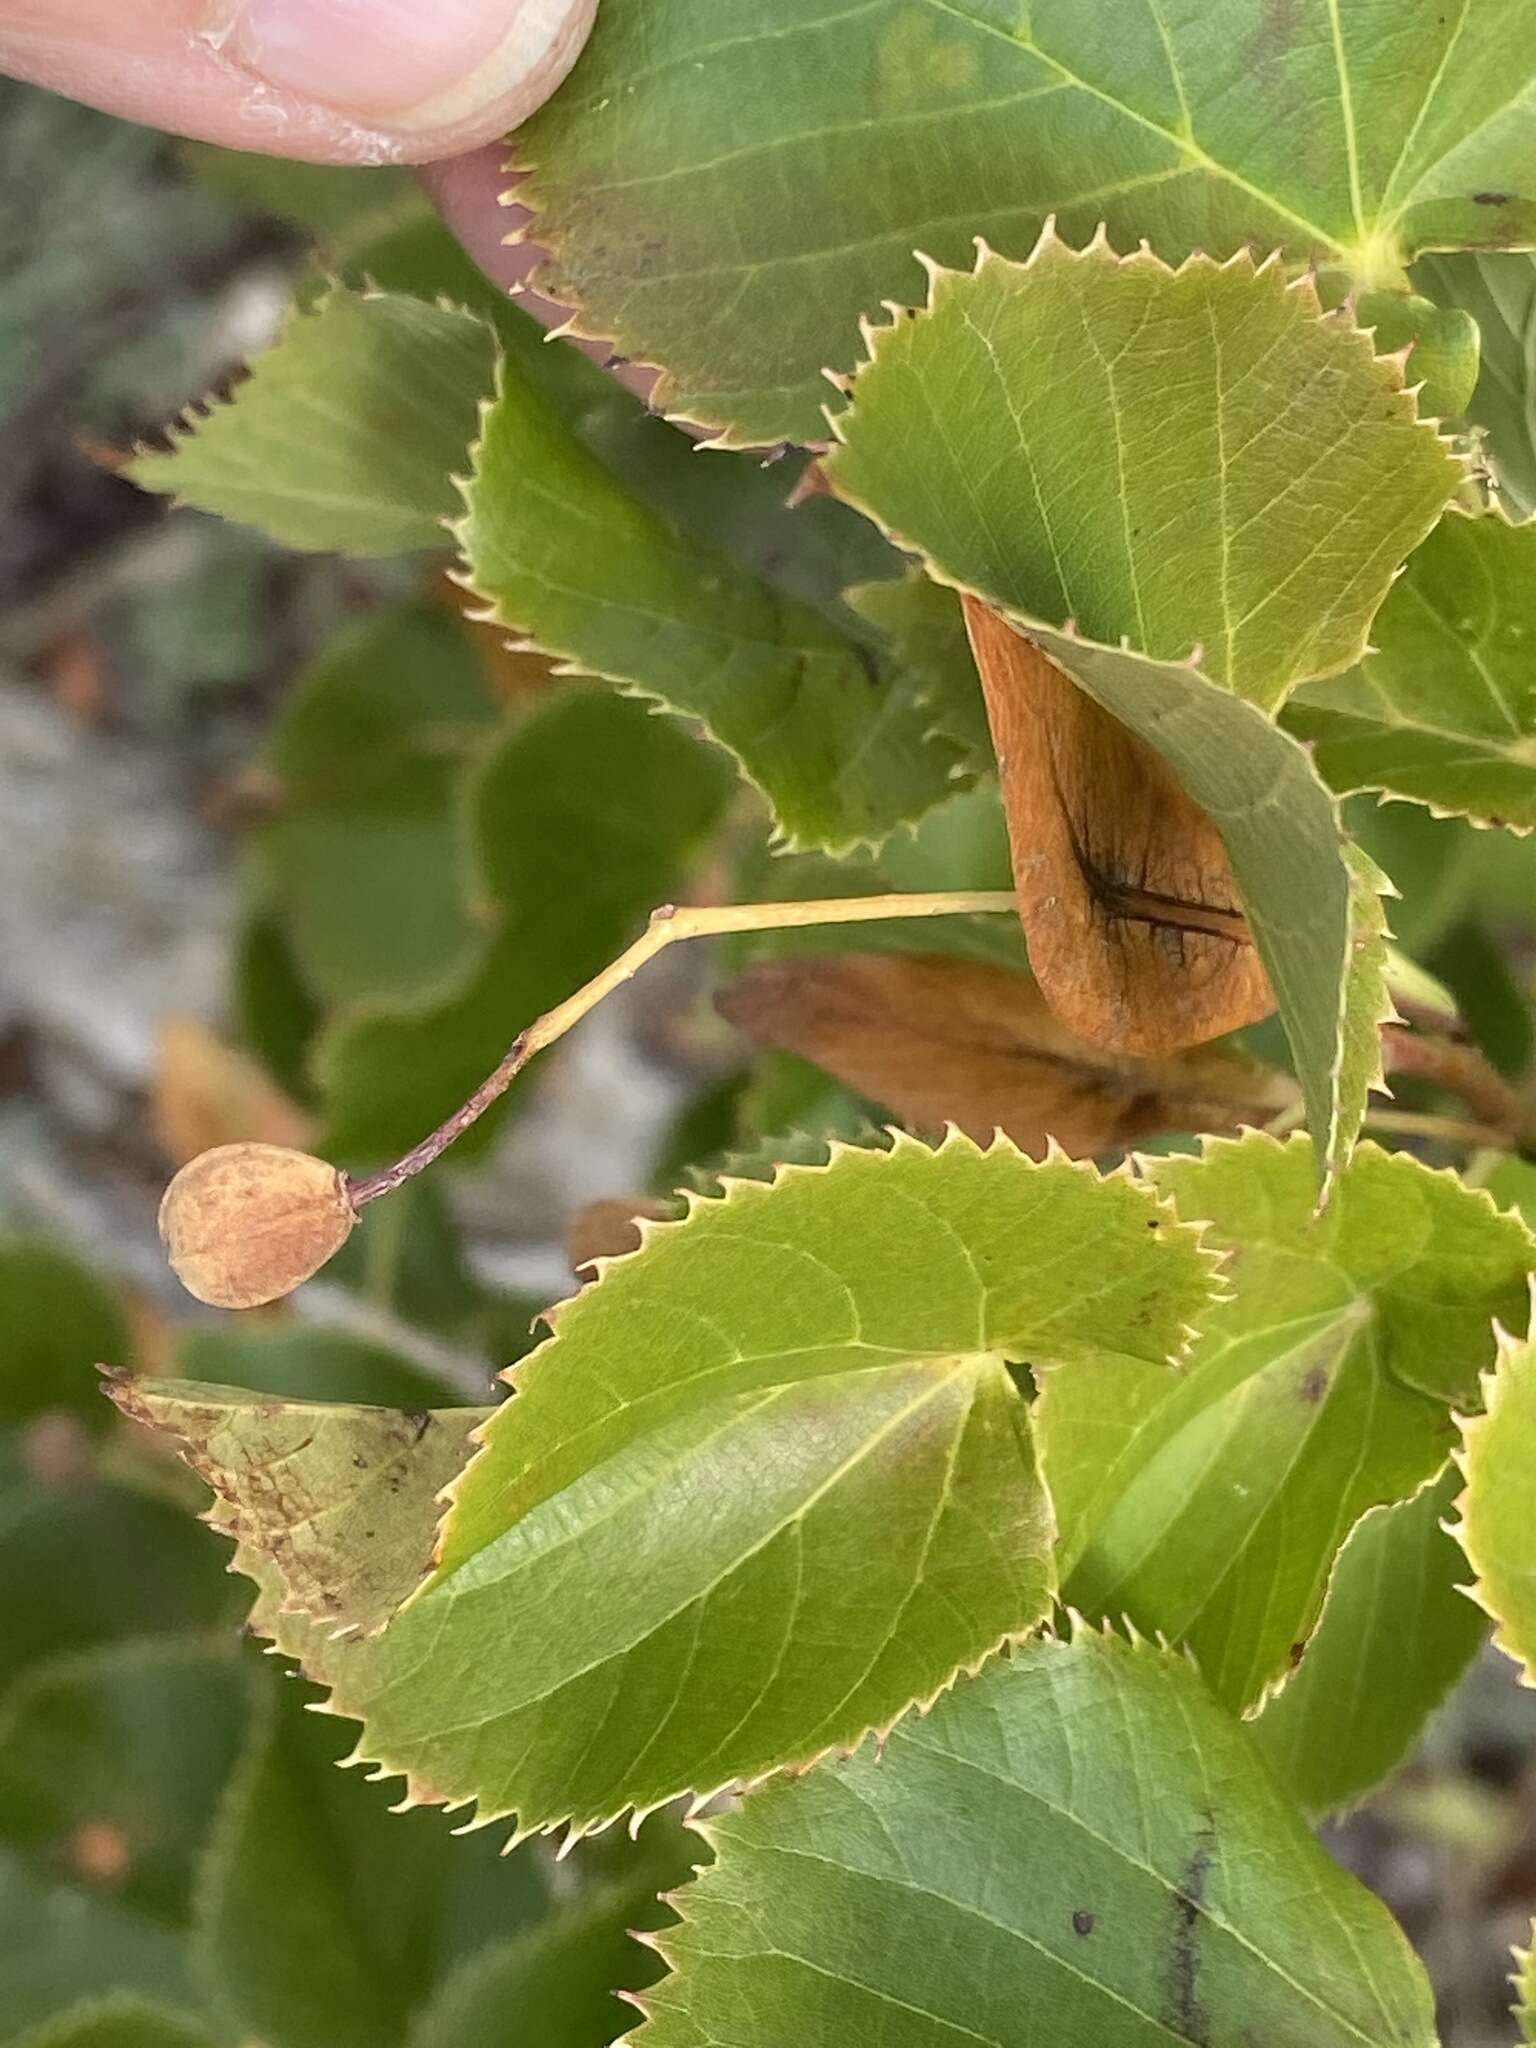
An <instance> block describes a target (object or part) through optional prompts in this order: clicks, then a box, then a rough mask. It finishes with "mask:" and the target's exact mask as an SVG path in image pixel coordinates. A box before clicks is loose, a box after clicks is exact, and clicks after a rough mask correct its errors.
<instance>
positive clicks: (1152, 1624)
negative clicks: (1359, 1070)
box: [1037, 1134, 1536, 1712]
mask: <svg viewBox="0 0 1536 2048" xmlns="http://www.w3.org/2000/svg"><path fill="white" fill-rule="evenodd" d="M1147 1170H1148V1172H1149V1173H1150V1175H1151V1177H1152V1179H1153V1182H1154V1184H1155V1185H1156V1186H1157V1187H1158V1188H1159V1189H1160V1190H1161V1191H1162V1192H1164V1193H1166V1194H1171V1195H1172V1196H1173V1198H1174V1203H1175V1206H1176V1208H1177V1209H1178V1211H1179V1213H1180V1215H1181V1216H1183V1217H1185V1218H1188V1219H1190V1220H1193V1219H1194V1218H1196V1217H1199V1218H1203V1219H1205V1220H1206V1221H1207V1223H1208V1226H1209V1231H1210V1235H1211V1239H1212V1241H1213V1242H1214V1243H1217V1244H1219V1245H1222V1246H1223V1247H1226V1248H1228V1249H1229V1250H1230V1251H1231V1253H1232V1255H1233V1256H1232V1263H1231V1266H1230V1267H1229V1269H1228V1271H1229V1274H1230V1277H1231V1280H1232V1284H1233V1289H1234V1292H1233V1294H1232V1297H1231V1299H1230V1300H1229V1301H1226V1302H1223V1303H1220V1304H1218V1305H1217V1307H1215V1308H1214V1309H1213V1310H1212V1311H1211V1312H1210V1314H1209V1315H1208V1316H1207V1317H1206V1318H1205V1321H1204V1323H1203V1324H1202V1327H1201V1334H1200V1339H1199V1342H1198V1343H1197V1345H1196V1347H1195V1350H1194V1352H1193V1354H1192V1355H1191V1357H1190V1360H1189V1363H1188V1365H1187V1367H1186V1369H1185V1370H1184V1372H1183V1373H1181V1374H1180V1375H1179V1376H1178V1378H1177V1379H1176V1380H1167V1379H1160V1378H1154V1377H1153V1376H1151V1375H1149V1374H1148V1373H1147V1372H1146V1371H1145V1369H1144V1368H1142V1367H1140V1366H1137V1365H1131V1364H1127V1363H1122V1362H1120V1361H1117V1360H1104V1361H1101V1364H1100V1367H1099V1368H1098V1370H1097V1371H1096V1372H1093V1373H1088V1372H1085V1371H1084V1370H1083V1369H1082V1368H1081V1367H1078V1366H1075V1365H1066V1366H1062V1367H1059V1368H1056V1369H1053V1370H1052V1371H1051V1372H1050V1373H1048V1374H1047V1375H1046V1378H1045V1385H1044V1391H1043V1393H1042V1396H1041V1401H1040V1411H1039V1416H1038V1419H1037V1427H1038V1429H1039V1432H1040V1440H1041V1445H1042V1457H1043V1459H1044V1464H1045V1472H1046V1478H1047V1483H1048V1484H1049V1486H1050V1489H1051V1495H1052V1499H1053V1500H1054V1501H1055V1504H1056V1510H1057V1514H1058V1516H1059V1518H1060V1522H1061V1528H1062V1548H1061V1571H1062V1578H1063V1583H1064V1586H1065V1589H1066V1594H1067V1597H1068V1598H1069V1599H1070V1600H1071V1601H1072V1603H1073V1604H1074V1605H1075V1606H1078V1607H1081V1608H1083V1609H1084V1610H1085V1611H1086V1612H1088V1613H1091V1614H1094V1615H1108V1616H1114V1617H1118V1616H1119V1615H1121V1614H1128V1615H1130V1617H1131V1619H1132V1620H1133V1621H1135V1623H1136V1624H1137V1626H1138V1627H1140V1628H1143V1629H1145V1630H1147V1631H1149V1632H1150V1631H1154V1630H1156V1631H1161V1632H1162V1633H1164V1634H1165V1635H1166V1636H1168V1638H1169V1639H1170V1640H1172V1641H1175V1642H1182V1643H1186V1644H1187V1645H1188V1646H1189V1647H1190V1648H1191V1649H1192V1650H1193V1652H1194V1654H1195V1656H1196V1658H1197V1659H1198V1661H1199V1664H1200V1668H1201V1670H1202V1671H1203V1673H1204V1674H1205V1678H1206V1681H1207V1683H1208V1684H1209V1685H1210V1687H1211V1689H1212V1690H1213V1692H1215V1694H1216V1696H1217V1698H1218V1699H1220V1700H1221V1701H1223V1703H1224V1704H1225V1705H1227V1706H1228V1707H1230V1708H1232V1709H1233V1710H1234V1711H1239V1712H1241V1711H1246V1710H1251V1709H1253V1708H1255V1707H1257V1706H1258V1705H1259V1703H1260V1702H1262V1700H1263V1699H1264V1698H1265V1696H1266V1695H1267V1694H1268V1693H1269V1692H1271V1691H1273V1690H1274V1689H1275V1688H1277V1687H1278V1686H1279V1685H1280V1684H1281V1683H1283V1682H1284V1680H1285V1678H1286V1677H1287V1675H1288V1674H1289V1672H1290V1671H1291V1670H1292V1669H1293V1668H1294V1666H1295V1664H1296V1663H1297V1662H1298V1661H1299V1660H1300V1658H1301V1655H1302V1652H1303V1649H1304V1648H1305V1645H1306V1642H1307V1639H1308V1637H1309V1636H1310V1634H1311V1632H1312V1630H1313V1629H1314V1628H1315V1626H1316V1625H1317V1619H1318V1613H1319V1610H1320V1608H1321V1606H1322V1602H1323V1597H1324V1594H1325V1592H1326V1590H1327V1587H1328V1582H1329V1578H1330V1575H1331V1573H1332V1571H1333V1568H1334V1560H1335V1558H1336V1557H1337V1555H1338V1553H1339V1550H1340V1548H1341V1546H1342V1545H1343V1544H1344V1542H1345V1539H1346V1538H1347V1537H1348V1536H1349V1534H1350V1532H1351V1531H1352V1530H1353V1528H1354V1526H1355V1524H1356V1523H1357V1522H1358V1521H1359V1520H1360V1518H1361V1516H1362V1515H1364V1514H1365V1513H1366V1512H1367V1511H1368V1510H1369V1509H1370V1508H1373V1507H1378V1506H1381V1505H1383V1504H1386V1503H1389V1502H1394V1501H1401V1500H1407V1499H1409V1498H1410V1497H1412V1496H1413V1495H1415V1494H1416V1493H1418V1491H1419V1490H1420V1488H1421V1487H1423V1486H1424V1485H1425V1484H1426V1483H1427V1482H1428V1481H1429V1480H1430V1479H1432V1478H1433V1477H1434V1475H1435V1474H1436V1473H1437V1472H1438V1471H1439V1470H1440V1468H1441V1467H1442V1466H1443V1464H1444V1463H1445V1460H1446V1457H1447V1454H1448V1453H1449V1451H1450V1448H1451V1446H1452V1444H1453V1443H1454V1441H1455V1428H1454V1423H1453V1420H1452V1416H1451V1404H1452V1403H1460V1404H1463V1405H1465V1404H1468V1403H1470V1402H1473V1401H1475V1400H1476V1398H1477V1387H1478V1374H1479V1372H1480V1371H1481V1369H1482V1368H1483V1367H1485V1366H1486V1365H1487V1364H1488V1363H1489V1361H1490V1359H1491V1357H1492V1353H1493V1323H1494V1319H1495V1318H1496V1317H1498V1318H1503V1319H1504V1320H1506V1321H1508V1320H1509V1318H1510V1317H1511V1316H1512V1315H1515V1314H1519V1313H1521V1312H1523V1307H1524V1302H1525V1298H1526V1285H1527V1275H1528V1274H1529V1272H1530V1271H1531V1269H1532V1268H1533V1267H1536V1243H1533V1241H1532V1239H1531V1237H1530V1235H1529V1233H1528V1232H1527V1231H1526V1229H1525V1227H1524V1226H1523V1225H1522V1224H1521V1223H1520V1222H1519V1221H1518V1220H1517V1219H1516V1218H1514V1217H1512V1216H1505V1215H1501V1214H1500V1213H1499V1212H1498V1211H1497V1210H1496V1209H1495V1208H1494V1206H1493V1204H1492V1203H1491V1202H1490V1201H1489V1200H1488V1199H1487V1197H1486V1196H1484V1195H1482V1194H1481V1193H1477V1192H1473V1191H1472V1190H1469V1189H1467V1188H1464V1187H1463V1186H1462V1185H1461V1184H1460V1182H1459V1181H1458V1180H1457V1179H1456V1178H1455V1177H1454V1176H1453V1175H1451V1174H1448V1173H1433V1172H1431V1171H1430V1170H1429V1169H1428V1168H1427V1167H1425V1166H1422V1165H1420V1164H1419V1162H1418V1161H1417V1160H1415V1159H1413V1158H1411V1157H1409V1156H1408V1155H1407V1154H1406V1153H1392V1154H1388V1153H1384V1152H1382V1151H1380V1150H1378V1149H1377V1148H1376V1147H1375V1146H1374V1145H1365V1146H1362V1147H1361V1149H1360V1151H1359V1152H1358V1153H1357V1154H1356V1155H1355V1158H1354V1160H1353V1162H1352V1163H1351V1165H1350V1167H1349V1169H1348V1171H1347V1172H1346V1173H1345V1174H1344V1175H1343V1176H1342V1178H1341V1179H1340V1181H1339V1184H1338V1188H1337V1190H1336V1193H1335V1196H1334V1200H1333V1203H1332V1205H1331V1206H1330V1208H1329V1209H1328V1211H1327V1212H1326V1213H1325V1214H1324V1215H1323V1216H1322V1217H1317V1216H1316V1215H1315V1214H1314V1207H1315V1201H1316V1189H1315V1186H1314V1182H1313V1166H1312V1160H1311V1157H1310V1148H1309V1146H1308V1145H1307V1144H1306V1142H1305V1141H1304V1140H1302V1139H1300V1138H1296V1139H1293V1140H1292V1141H1291V1142H1290V1143H1289V1144H1288V1145H1283V1146H1282V1145H1279V1144H1277V1143H1276V1142H1275V1141H1274V1140H1273V1139H1269V1138H1264V1137H1261V1136H1257V1135H1252V1134H1250V1135H1249V1136H1248V1137H1246V1138H1244V1139H1242V1140H1241V1141H1238V1142H1235V1143H1234V1142H1231V1141H1228V1140H1222V1139H1217V1140H1213V1141H1211V1142H1210V1143H1208V1144H1207V1146H1206V1148H1205V1153H1204V1156H1203V1157H1202V1158H1198V1159H1194V1158H1168V1159H1160V1160H1154V1161H1149V1162H1147Z"/></svg>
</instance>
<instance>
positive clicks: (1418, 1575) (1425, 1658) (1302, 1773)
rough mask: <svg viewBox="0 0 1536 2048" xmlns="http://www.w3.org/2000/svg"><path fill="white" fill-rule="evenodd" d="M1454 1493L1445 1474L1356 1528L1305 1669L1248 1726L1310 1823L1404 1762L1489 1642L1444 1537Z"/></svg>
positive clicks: (1451, 1477) (1458, 1557) (1457, 1555)
mask: <svg viewBox="0 0 1536 2048" xmlns="http://www.w3.org/2000/svg"><path fill="white" fill-rule="evenodd" d="M1455 1486H1456V1473H1455V1472H1454V1470H1448V1471H1447V1472H1446V1473H1445V1474H1444V1475H1443V1476H1442V1477H1441V1478H1440V1479H1438V1480H1436V1481H1435V1482H1434V1484H1433V1485H1431V1486H1426V1487H1425V1489H1424V1490H1423V1492H1422V1493H1419V1494H1416V1495H1415V1496H1414V1498H1413V1499H1412V1500H1408V1501H1403V1502H1401V1503H1399V1504H1398V1505H1397V1506H1395V1507H1382V1508H1373V1509H1372V1510H1371V1511H1370V1513H1369V1514H1367V1515H1366V1516H1364V1517H1363V1519H1362V1520H1361V1521H1360V1522H1358V1523H1357V1524H1356V1526H1355V1530H1354V1533H1353V1534H1352V1535H1351V1536H1350V1538H1349V1540H1348V1542H1347V1543H1346V1544H1345V1545H1344V1548H1343V1549H1342V1550H1341V1551H1340V1552H1339V1557H1338V1562H1337V1564H1336V1565H1335V1566H1334V1572H1333V1577H1332V1579H1331V1581H1330V1582H1329V1586H1328V1597H1327V1599H1326V1600H1325V1601H1324V1603H1323V1611H1322V1616H1321V1618H1320V1620H1319V1622H1318V1625H1317V1633H1316V1634H1315V1635H1314V1636H1313V1638H1312V1640H1311V1642H1309V1643H1308V1645H1307V1649H1306V1654H1305V1656H1304V1657H1303V1658H1302V1660H1301V1668H1300V1669H1299V1670H1298V1671H1297V1673H1296V1676H1295V1677H1294V1678H1293V1679H1292V1680H1291V1682H1290V1684H1289V1685H1288V1686H1287V1687H1286V1688H1285V1690H1284V1692H1282V1693H1281V1694H1280V1696H1279V1697H1278V1698H1277V1699H1272V1700H1270V1701H1269V1702H1268V1704H1267V1705H1266V1706H1265V1708H1264V1711H1263V1713H1261V1714H1260V1715H1259V1717H1258V1719H1257V1720H1256V1721H1255V1722H1254V1723H1253V1724H1252V1733H1253V1739H1254V1741H1255V1742H1256V1743H1257V1744H1258V1747H1259V1749H1260V1750H1261V1752H1262V1753H1263V1755H1264V1756H1265V1758H1266V1759H1267V1760H1268V1762H1269V1763H1270V1764H1271V1765H1272V1766H1273V1768H1274V1771H1275V1775H1276V1776H1277V1777H1278V1778H1279V1779H1280V1781H1281V1783H1282V1784H1283V1785H1284V1786H1285V1787H1286V1789H1287V1790H1288V1791H1289V1792H1290V1793H1291V1794H1292V1796H1293V1797H1294V1798H1295V1799H1296V1800H1298V1801H1299V1803H1300V1804H1301V1805H1302V1806H1303V1807H1305V1808H1306V1810H1307V1811H1308V1812H1309V1813H1312V1814H1319V1813H1327V1812H1329V1811H1330V1810H1331V1809H1334V1808H1337V1807H1341V1806H1348V1805H1351V1804H1352V1803H1353V1802H1354V1801H1355V1800H1358V1799H1361V1798H1363V1797H1364V1796H1365V1794H1366V1793H1367V1792H1369V1791H1370V1790H1371V1789H1372V1787H1373V1786H1375V1785H1378V1784H1379V1783H1380V1782H1381V1780H1382V1779H1383V1778H1385V1777H1387V1776H1388V1774H1389V1773H1390V1772H1392V1771H1394V1770H1395V1769H1396V1768H1397V1766H1398V1765H1399V1764H1401V1763H1402V1762H1403V1761H1404V1760H1405V1758H1406V1757H1407V1755H1408V1753H1409V1751H1410V1749H1411V1748H1412V1746H1413V1744H1414V1742H1415V1740H1416V1739H1417V1737H1418V1736H1419V1734H1420V1733H1421V1732H1422V1730H1423V1727H1424V1723H1425V1721H1426V1720H1427V1719H1428V1717H1429V1716H1430V1715H1431V1714H1432V1713H1433V1712H1434V1710H1435V1708H1436V1707H1438V1706H1439V1705H1440V1704H1441V1702H1442V1701H1443V1700H1444V1699H1445V1697H1446V1695H1447V1694H1448V1693H1449V1692H1450V1690H1451V1688H1452V1686H1454V1685H1455V1683H1456V1681H1457V1680H1458V1679H1459V1678H1460V1677H1461V1675H1462V1673H1463V1672H1464V1671H1465V1670H1466V1668H1467V1666H1468V1665H1469V1664H1470V1663H1471V1661H1472V1659H1473V1657H1475V1656H1476V1654H1477V1649H1478V1645H1479V1644H1480V1643H1481V1642H1482V1640H1483V1637H1484V1635H1485V1634H1486V1632H1487V1626H1488V1624H1487V1620H1486V1618H1485V1617H1484V1616H1483V1615H1481V1614H1479V1613H1478V1611H1477V1609H1476V1608H1475V1607H1474V1606H1473V1605H1472V1603H1471V1601H1470V1600H1468V1599H1466V1598H1465V1596H1464V1595H1463V1593H1462V1591H1461V1587H1460V1585H1459V1584H1458V1581H1459V1580H1461V1579H1464V1578H1465V1577H1466V1562H1465V1560H1464V1558H1463V1557H1462V1554H1461V1552H1460V1551H1459V1550H1458V1549H1457V1547H1456V1545H1455V1542H1454V1541H1453V1540H1452V1538H1451V1537H1449V1536H1448V1535H1447V1534H1446V1533H1445V1530H1444V1528H1443V1527H1442V1526H1441V1525H1442V1523H1443V1522H1444V1520H1445V1517H1446V1514H1447V1512H1448V1510H1449V1508H1450V1504H1451V1500H1452V1497H1453V1495H1454V1492H1455Z"/></svg>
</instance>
